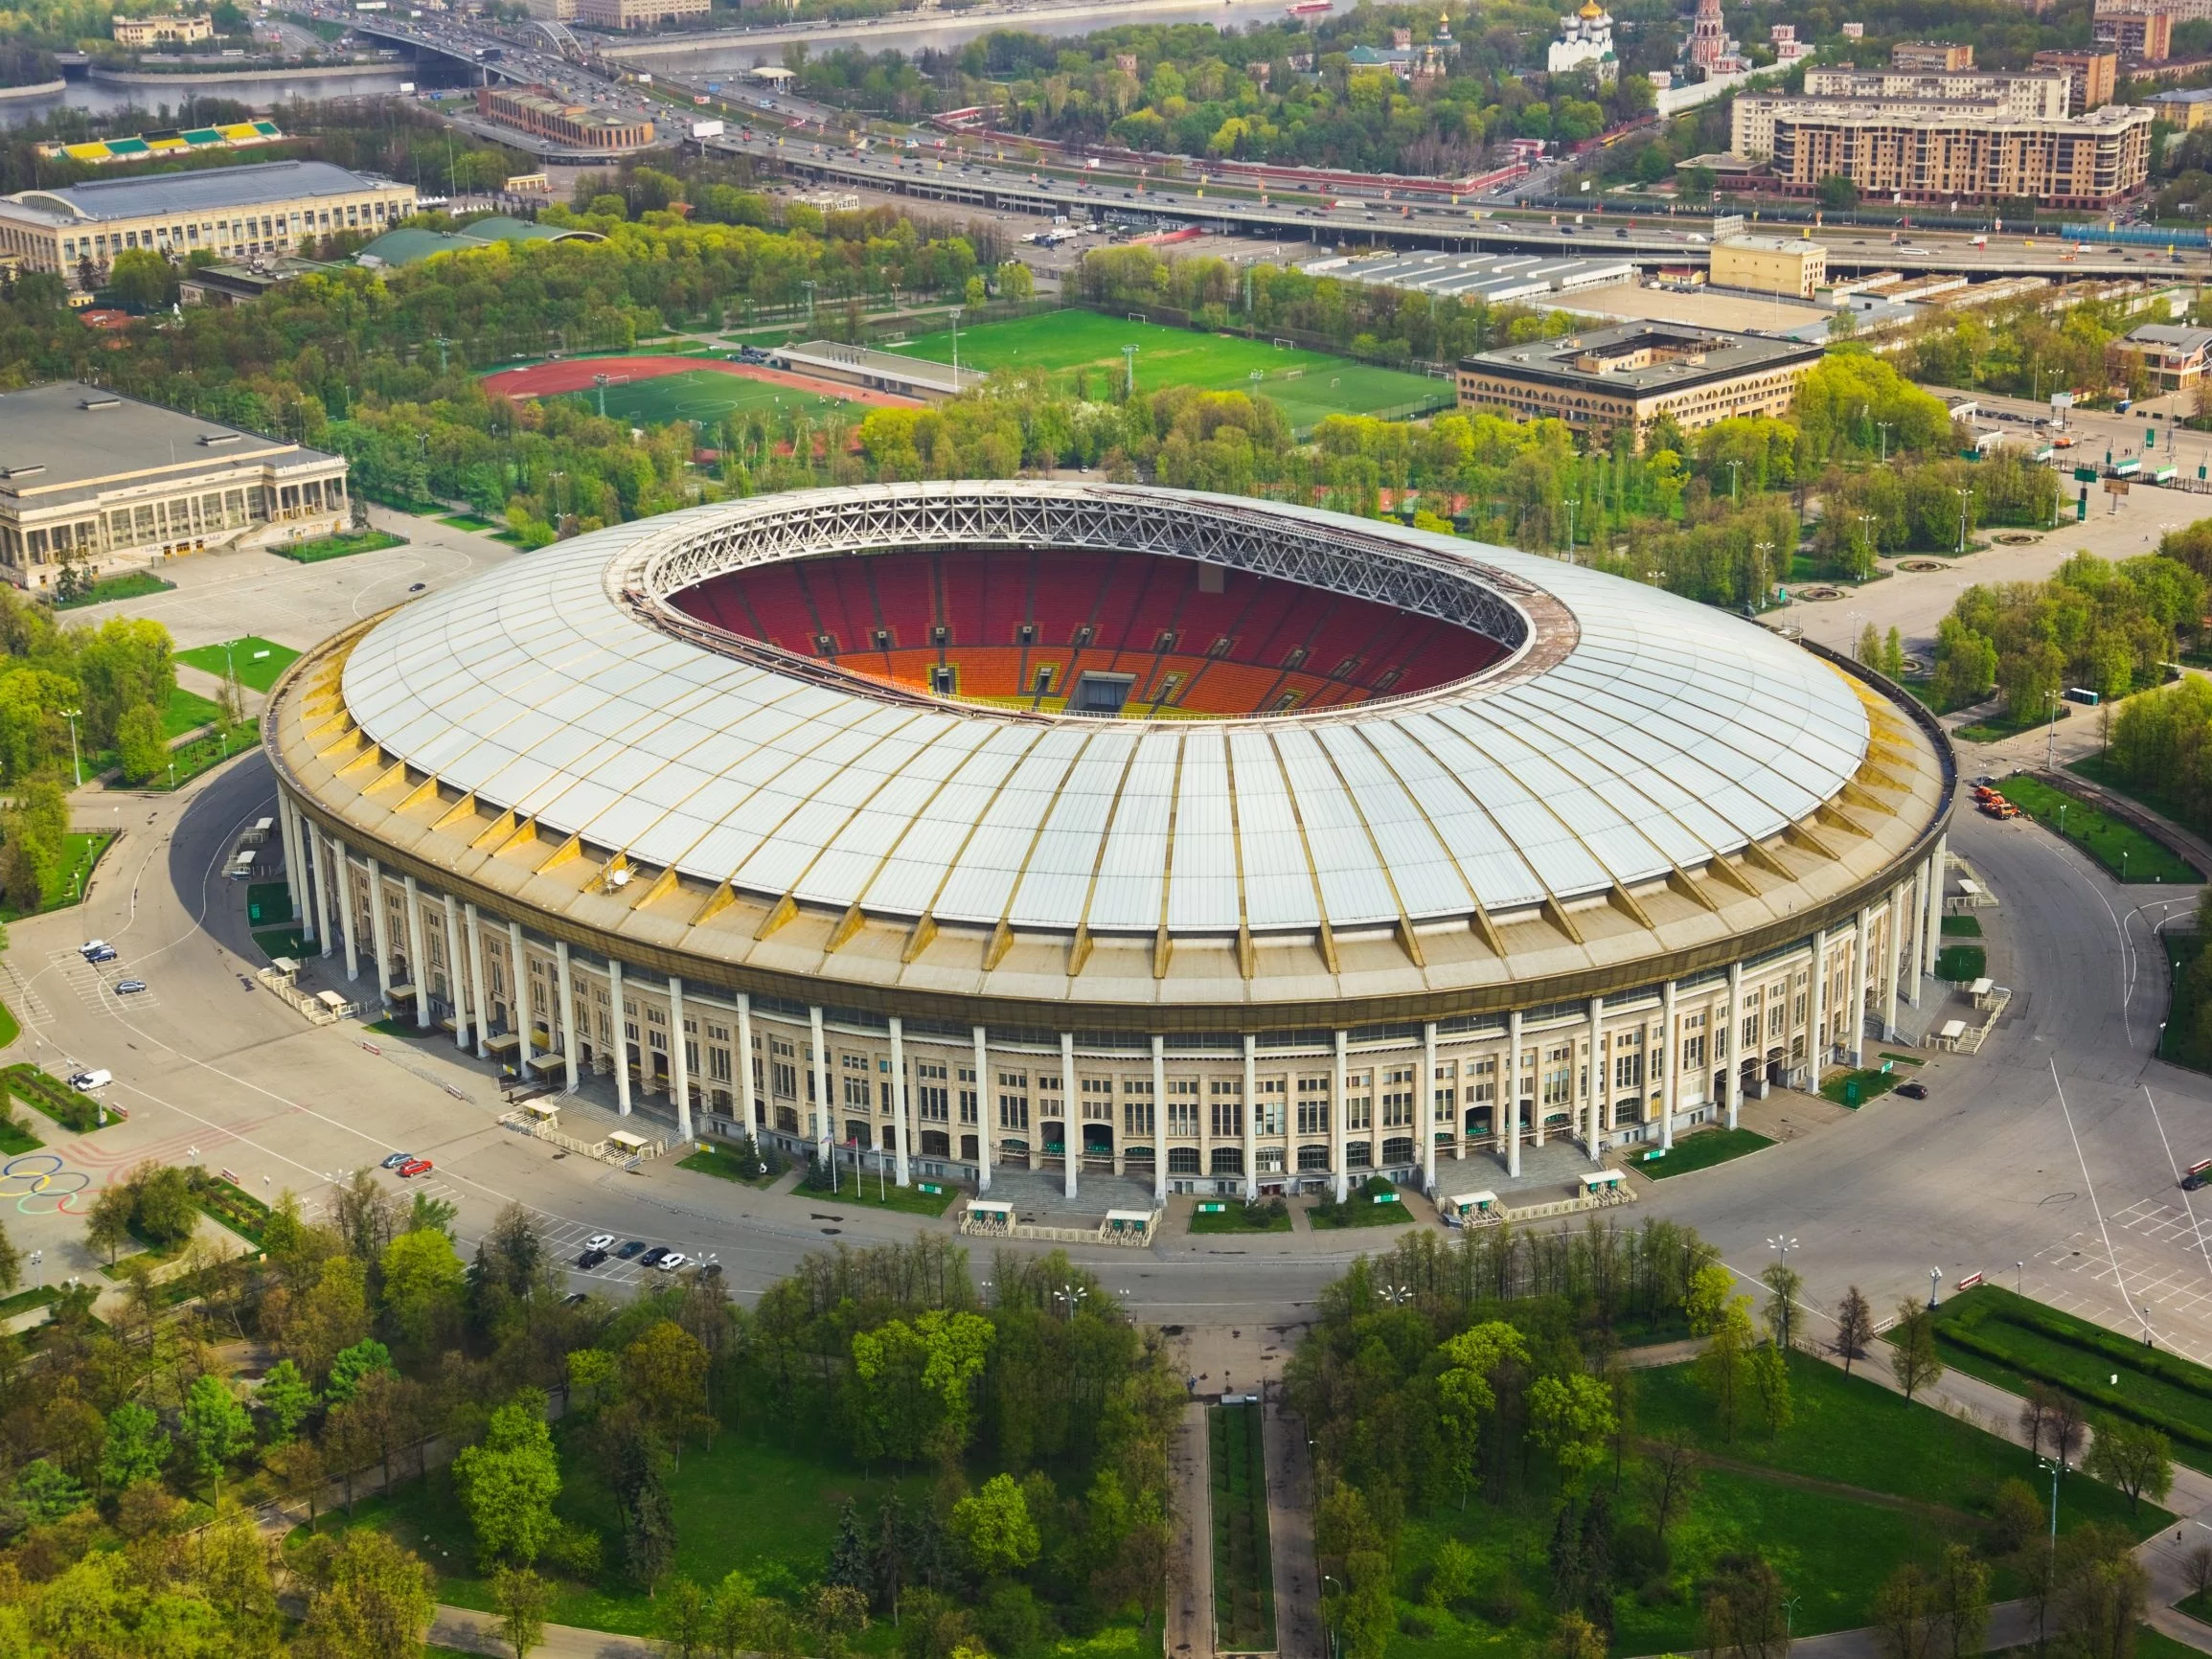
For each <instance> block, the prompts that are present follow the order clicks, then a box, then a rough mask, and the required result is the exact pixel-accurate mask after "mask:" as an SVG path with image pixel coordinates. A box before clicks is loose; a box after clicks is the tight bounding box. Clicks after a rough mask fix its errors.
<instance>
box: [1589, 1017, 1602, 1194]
mask: <svg viewBox="0 0 2212 1659" xmlns="http://www.w3.org/2000/svg"><path fill="white" fill-rule="evenodd" d="M1589 1086H1590V1138H1589V1154H1590V1162H1591V1163H1593V1164H1602V1163H1604V1162H1605V1161H1606V1131H1605V1101H1606V999H1605V998H1604V997H1602V996H1593V997H1591V998H1590V1072H1589Z"/></svg>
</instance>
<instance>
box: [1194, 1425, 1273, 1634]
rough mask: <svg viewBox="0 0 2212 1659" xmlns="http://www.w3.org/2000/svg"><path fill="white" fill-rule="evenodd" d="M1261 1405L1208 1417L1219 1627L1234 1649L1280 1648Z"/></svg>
mask: <svg viewBox="0 0 2212 1659" xmlns="http://www.w3.org/2000/svg"><path fill="white" fill-rule="evenodd" d="M1262 1412H1263V1408H1262V1407H1261V1406H1260V1404H1259V1403H1258V1402H1257V1401H1247V1402H1244V1403H1242V1404H1238V1405H1217V1406H1215V1407H1214V1408H1213V1409H1212V1410H1210V1411H1209V1412H1207V1413H1206V1451H1207V1455H1208V1457H1209V1459H1210V1460H1211V1462H1212V1465H1213V1502H1212V1503H1211V1505H1210V1506H1209V1508H1210V1509H1211V1510H1212V1511H1213V1526H1214V1536H1213V1549H1214V1628H1215V1632H1216V1638H1217V1644H1218V1645H1219V1646H1220V1648H1223V1649H1224V1650H1226V1651H1229V1652H1238V1651H1265V1650H1266V1649H1269V1648H1273V1647H1274V1646H1275V1575H1274V1558H1273V1556H1272V1553H1271V1552H1270V1550H1269V1548H1268V1544H1267V1453H1266V1437H1265V1435H1264V1433H1263V1423H1264V1419H1263V1416H1262Z"/></svg>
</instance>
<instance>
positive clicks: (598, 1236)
mask: <svg viewBox="0 0 2212 1659" xmlns="http://www.w3.org/2000/svg"><path fill="white" fill-rule="evenodd" d="M583 1247H584V1248H585V1249H586V1250H611V1249H613V1248H614V1235H613V1234H612V1233H594V1234H593V1235H592V1236H591V1237H590V1238H588V1239H585V1240H584V1241H583Z"/></svg>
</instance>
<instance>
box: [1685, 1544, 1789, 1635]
mask: <svg viewBox="0 0 2212 1659" xmlns="http://www.w3.org/2000/svg"><path fill="white" fill-rule="evenodd" d="M1787 1599H1788V1593H1787V1591H1786V1590H1785V1589H1784V1587H1783V1584H1782V1580H1781V1579H1780V1577H1779V1576H1777V1575H1776V1573H1775V1571H1774V1569H1773V1567H1772V1566H1770V1565H1769V1564H1768V1563H1767V1558H1766V1557H1764V1556H1761V1555H1759V1554H1757V1553H1756V1552H1754V1551H1745V1552H1742V1553H1730V1554H1727V1555H1723V1556H1722V1557H1720V1559H1719V1560H1717V1561H1715V1562H1714V1564H1713V1570H1712V1572H1711V1574H1710V1575H1709V1576H1708V1577H1707V1579H1706V1580H1705V1587H1704V1600H1703V1603H1702V1605H1701V1607H1700V1608H1699V1612H1700V1613H1701V1615H1702V1623H1703V1625H1704V1629H1705V1646H1706V1647H1707V1648H1708V1649H1709V1650H1710V1651H1711V1652H1713V1653H1714V1654H1716V1655H1719V1654H1722V1653H1725V1654H1728V1655H1730V1659H1781V1656H1782V1654H1783V1651H1784V1649H1785V1648H1787V1646H1788V1630H1789V1623H1788V1617H1787V1613H1786V1610H1785V1606H1784V1603H1785V1602H1786V1601H1787Z"/></svg>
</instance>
